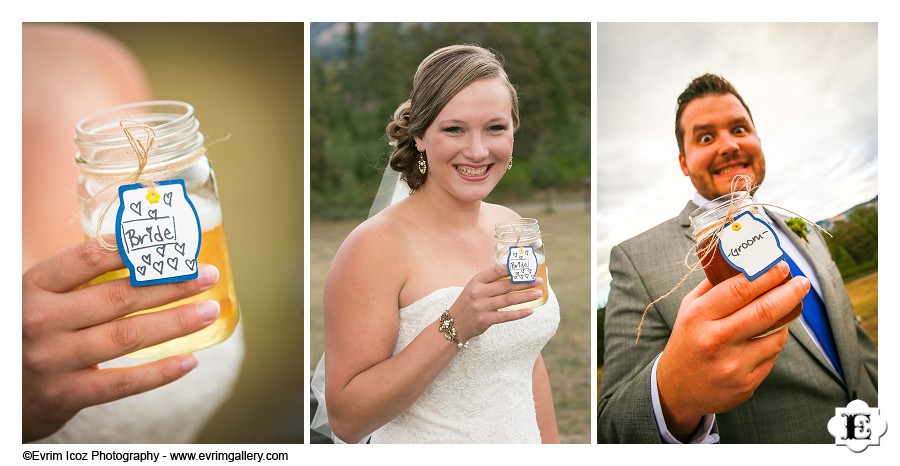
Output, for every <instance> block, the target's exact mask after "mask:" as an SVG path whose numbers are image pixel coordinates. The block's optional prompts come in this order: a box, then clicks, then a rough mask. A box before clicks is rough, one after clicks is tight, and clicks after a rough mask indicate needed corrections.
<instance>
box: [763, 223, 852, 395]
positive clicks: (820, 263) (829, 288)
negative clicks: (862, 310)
mask: <svg viewBox="0 0 900 466" xmlns="http://www.w3.org/2000/svg"><path fill="white" fill-rule="evenodd" d="M766 213H767V214H768V215H769V217H771V218H772V219H773V220H775V221H776V222H778V223H779V224H778V228H779V229H780V230H781V233H782V234H781V235H780V237H781V238H782V239H784V238H785V237H786V238H787V239H788V241H790V242H791V243H792V244H793V245H794V246H795V247H796V248H797V250H799V251H800V254H802V255H803V257H804V258H805V259H806V261H807V262H809V264H810V265H811V266H812V268H813V270H814V271H815V273H816V278H817V279H818V281H819V288H820V291H821V294H822V301H823V302H824V303H825V313H826V314H827V315H828V323H829V326H830V327H831V333H832V334H833V335H834V342H835V345H837V350H838V358H839V359H840V362H841V367H842V369H843V372H844V377H845V378H847V380H845V382H846V384H847V386H853V385H852V384H853V383H855V380H851V378H853V377H855V375H856V374H858V373H859V364H860V357H859V354H858V348H857V347H856V345H854V344H852V342H853V339H854V338H855V335H856V332H855V329H854V328H853V322H852V321H850V319H846V318H844V317H843V316H842V315H841V314H842V313H844V312H846V310H845V309H842V307H843V306H842V304H841V303H842V300H841V299H840V295H841V293H845V291H844V290H843V287H844V282H843V280H842V279H841V277H840V274H834V273H831V272H830V271H829V268H830V267H829V266H830V264H831V256H830V254H829V253H828V246H827V245H826V244H825V242H824V241H823V240H822V237H821V235H819V233H818V232H816V231H810V232H809V234H807V238H808V241H809V242H806V241H803V240H802V239H801V238H800V237H799V236H797V235H796V234H793V233H792V232H791V230H790V228H789V227H788V226H787V220H788V217H787V216H784V215H780V214H778V213H775V212H772V211H766ZM810 229H811V230H812V229H815V227H810ZM813 292H814V291H813ZM789 329H790V332H791V334H792V335H794V337H795V338H797V339H798V340H799V341H800V343H801V344H802V345H803V346H804V347H805V348H806V349H807V350H808V351H809V352H810V353H812V355H813V356H815V358H816V359H817V360H818V361H819V362H820V363H821V364H822V365H823V366H825V368H827V369H828V371H829V372H831V373H832V374H834V376H835V377H838V375H837V374H836V373H835V372H834V371H833V370H832V369H831V366H830V365H829V364H828V362H827V361H826V359H825V356H824V355H823V354H822V352H821V351H819V348H817V347H816V344H815V342H814V341H813V340H812V338H810V336H809V333H807V331H806V329H805V328H804V327H803V325H802V324H801V323H800V322H799V321H794V322H792V323H791V325H790V327H789Z"/></svg>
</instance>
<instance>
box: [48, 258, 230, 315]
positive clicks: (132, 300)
mask: <svg viewBox="0 0 900 466" xmlns="http://www.w3.org/2000/svg"><path fill="white" fill-rule="evenodd" d="M218 280H219V269H217V268H216V267H215V266H213V265H208V264H203V265H201V266H200V267H199V268H198V270H197V278H195V279H193V280H187V281H183V282H177V283H166V284H163V285H152V286H131V282H130V281H129V279H127V278H122V279H119V280H113V281H109V282H106V283H101V284H99V285H93V286H88V287H86V288H82V289H80V290H76V291H73V292H71V293H66V294H65V295H58V296H57V297H58V298H59V299H58V301H59V302H58V307H59V309H60V310H61V312H59V319H60V323H61V325H64V327H63V328H68V329H76V330H77V329H83V328H87V327H92V326H94V325H99V324H102V323H105V322H109V321H111V320H114V319H118V318H120V317H122V316H125V315H128V314H131V313H132V312H137V311H143V310H147V309H152V308H154V307H157V306H162V305H164V304H169V303H173V302H175V301H178V300H179V299H183V298H187V297H190V296H194V295H197V294H200V293H202V292H204V291H206V290H209V289H210V288H212V287H213V286H215V284H216V282H218Z"/></svg>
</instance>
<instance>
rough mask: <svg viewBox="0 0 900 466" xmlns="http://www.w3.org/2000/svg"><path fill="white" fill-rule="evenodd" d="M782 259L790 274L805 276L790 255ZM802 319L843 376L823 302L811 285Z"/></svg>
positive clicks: (804, 303)
mask: <svg viewBox="0 0 900 466" xmlns="http://www.w3.org/2000/svg"><path fill="white" fill-rule="evenodd" d="M784 260H785V261H786V262H787V263H788V265H789V266H790V268H791V275H793V276H795V277H799V276H804V277H806V275H804V273H803V272H801V271H800V267H797V264H796V263H795V262H794V260H793V259H791V256H789V255H787V254H785V255H784ZM807 278H809V277H807ZM803 319H804V320H806V324H807V325H809V328H810V329H811V330H812V331H813V333H815V334H816V339H818V340H819V343H820V344H821V345H822V349H823V350H825V356H827V357H828V359H829V360H830V361H831V364H832V365H833V366H834V368H835V369H837V371H838V374H840V375H841V378H843V377H844V373H843V371H841V365H840V364H839V363H838V357H837V345H835V344H834V336H833V335H832V334H831V327H830V326H829V325H828V316H827V315H826V314H825V303H823V302H822V298H819V294H818V293H816V290H814V289H812V287H810V289H809V293H806V297H804V298H803Z"/></svg>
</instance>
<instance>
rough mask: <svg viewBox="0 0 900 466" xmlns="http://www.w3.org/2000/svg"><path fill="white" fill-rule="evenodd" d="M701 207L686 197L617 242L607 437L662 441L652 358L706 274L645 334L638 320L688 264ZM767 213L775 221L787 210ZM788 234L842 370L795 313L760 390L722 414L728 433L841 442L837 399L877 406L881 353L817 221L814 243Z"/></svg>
mask: <svg viewBox="0 0 900 466" xmlns="http://www.w3.org/2000/svg"><path fill="white" fill-rule="evenodd" d="M696 208H697V206H696V205H695V204H694V203H693V202H688V204H687V206H685V208H684V210H683V211H682V212H681V214H680V215H679V216H678V217H675V218H673V219H671V220H668V221H666V222H664V223H662V224H660V225H657V226H656V227H653V228H651V229H650V230H647V231H646V232H644V233H642V234H640V235H638V236H636V237H634V238H632V239H629V240H627V241H625V242H624V243H622V244H620V245H618V246H616V247H614V248H613V249H612V252H611V257H610V263H609V270H610V273H611V274H612V285H611V290H610V293H609V301H608V304H607V308H606V320H605V324H604V325H605V349H604V351H605V356H604V365H603V376H602V379H601V388H600V403H599V405H598V409H597V437H598V442H599V443H659V442H660V437H659V432H658V430H657V426H656V420H655V418H654V415H653V409H652V405H651V401H650V368H651V366H652V362H653V360H654V359H655V358H656V356H657V355H658V354H659V353H660V352H661V351H662V350H663V348H664V347H665V346H666V342H667V341H668V338H669V335H670V333H671V331H672V326H673V325H674V323H675V316H676V314H677V313H678V308H679V306H680V304H681V300H682V299H683V298H684V296H685V295H686V294H687V293H688V292H690V291H691V290H692V289H693V288H694V287H695V286H697V284H698V283H700V281H701V280H702V279H703V278H704V275H703V274H702V273H699V272H698V273H694V274H693V275H692V276H691V277H690V278H689V279H688V280H687V281H686V282H685V283H684V284H683V285H681V287H680V288H679V289H678V290H677V291H676V292H675V293H673V294H672V295H670V296H668V297H667V298H665V299H663V300H662V301H660V302H658V303H656V304H655V305H653V306H652V307H651V308H650V310H649V311H648V313H647V317H646V319H645V321H644V325H643V328H642V331H641V339H640V341H639V342H638V343H637V344H635V330H636V328H637V325H638V322H640V319H641V314H642V313H643V311H644V308H645V307H646V306H647V304H649V303H650V302H651V301H653V300H654V299H656V298H658V297H660V296H662V295H663V294H665V293H666V292H668V291H669V290H670V289H671V288H672V287H673V286H675V284H676V283H678V281H679V280H681V278H682V277H684V274H685V273H686V272H687V270H686V268H685V267H684V265H683V260H684V255H685V254H686V253H687V251H688V250H689V249H690V247H691V245H692V244H693V239H692V236H691V231H690V221H689V219H688V215H689V214H690V213H691V212H692V211H693V210H694V209H696ZM768 213H769V216H770V217H771V218H772V219H773V221H778V222H784V221H785V220H786V217H783V216H779V215H777V214H773V213H772V212H768ZM784 229H785V230H786V231H790V230H788V229H787V228H786V227H784ZM785 236H787V237H788V238H789V240H790V241H792V242H793V243H794V244H795V245H796V246H797V249H799V250H800V251H801V253H802V254H803V255H804V256H805V258H806V259H807V260H808V261H809V263H810V265H811V266H812V267H813V268H814V269H815V271H816V275H817V276H818V279H819V283H820V287H821V291H822V294H823V297H824V299H823V300H824V302H825V306H826V309H827V313H828V319H829V321H830V323H831V329H832V332H833V333H834V339H835V343H836V345H837V349H838V354H839V357H840V363H841V368H842V370H843V372H844V380H843V381H842V380H841V379H840V377H839V376H838V375H837V374H835V373H834V372H833V371H832V369H831V368H830V366H829V365H828V363H827V362H826V360H825V357H824V356H823V355H822V354H821V352H820V351H819V350H818V349H817V348H816V346H815V343H814V342H813V340H812V339H811V338H810V337H809V334H807V332H806V330H805V329H804V328H803V325H802V324H801V323H800V322H799V321H794V322H792V323H791V324H790V326H789V332H790V337H789V338H788V340H787V342H786V343H785V345H784V348H783V351H782V353H781V355H779V357H778V360H777V361H776V363H775V365H774V367H773V368H772V372H771V373H770V374H769V376H768V377H767V378H766V379H765V380H764V381H763V382H762V384H760V386H759V387H758V389H757V390H756V392H755V393H754V395H753V397H752V398H750V400H748V401H747V402H745V403H744V404H742V405H740V406H738V407H737V408H735V409H734V410H732V411H729V412H726V413H717V414H716V428H717V429H718V432H719V434H720V436H721V441H722V442H723V443H833V442H834V437H832V436H831V435H830V434H829V433H828V429H827V423H828V420H829V419H830V418H831V417H832V416H834V409H835V408H836V407H845V406H846V405H847V403H849V402H850V401H852V400H854V399H857V398H858V399H861V400H863V401H865V402H866V403H868V404H869V406H872V407H875V406H877V405H878V388H877V387H878V360H877V356H878V354H877V351H876V349H875V345H874V344H873V343H872V340H871V338H870V337H869V336H868V334H867V333H866V332H865V330H863V328H862V327H861V326H860V325H859V324H858V323H857V321H856V317H855V316H854V314H853V312H852V309H851V305H850V299H849V297H848V296H847V291H846V289H845V288H844V284H843V281H842V280H841V276H840V273H839V272H838V270H837V266H836V265H835V263H834V261H832V260H831V256H830V254H829V252H828V247H827V246H826V245H825V242H824V241H823V240H822V237H821V236H820V235H819V233H818V231H816V230H815V229H813V231H812V232H810V234H809V235H808V236H809V243H805V242H803V241H802V240H801V239H800V238H799V237H797V235H794V234H785V235H781V236H780V237H781V238H784V237H785ZM811 292H814V291H811Z"/></svg>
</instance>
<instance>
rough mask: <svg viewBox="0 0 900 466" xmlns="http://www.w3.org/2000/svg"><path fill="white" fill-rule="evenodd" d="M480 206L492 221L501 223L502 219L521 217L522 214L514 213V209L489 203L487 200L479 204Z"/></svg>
mask: <svg viewBox="0 0 900 466" xmlns="http://www.w3.org/2000/svg"><path fill="white" fill-rule="evenodd" d="M481 208H482V210H483V211H484V212H485V213H486V214H487V216H488V218H490V219H491V221H492V222H494V223H501V222H504V221H509V220H515V219H517V218H522V216H521V215H519V214H518V213H516V211H514V210H512V209H510V208H509V207H506V206H503V205H500V204H490V203H487V202H483V203H482V204H481Z"/></svg>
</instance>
